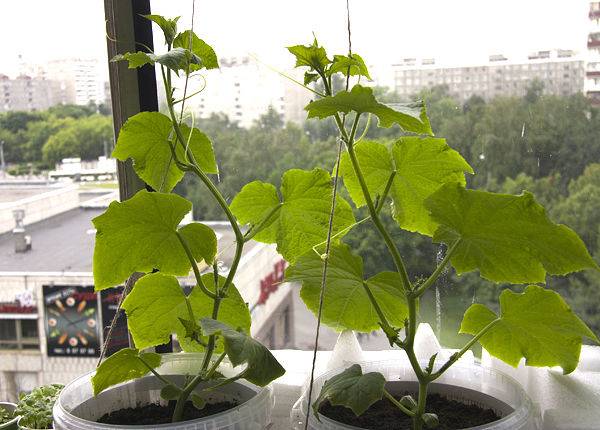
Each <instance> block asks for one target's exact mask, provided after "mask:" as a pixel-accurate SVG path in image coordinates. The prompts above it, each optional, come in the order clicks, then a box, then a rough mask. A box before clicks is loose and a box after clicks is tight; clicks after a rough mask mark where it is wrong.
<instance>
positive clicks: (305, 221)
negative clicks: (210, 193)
mask: <svg viewBox="0 0 600 430" xmlns="http://www.w3.org/2000/svg"><path fill="white" fill-rule="evenodd" d="M332 192H333V184H332V180H331V175H330V174H329V173H328V172H326V171H325V170H323V169H314V170H311V171H307V170H299V169H291V170H288V171H287V172H285V173H284V174H283V178H282V184H281V198H282V200H281V201H280V200H279V197H278V196H277V192H276V189H275V187H274V186H273V185H271V184H267V183H264V182H260V181H255V182H251V183H250V184H247V185H246V186H244V188H242V190H241V191H240V193H239V194H238V195H237V196H236V197H235V198H234V199H233V201H232V202H231V205H230V209H231V211H232V212H233V214H234V215H235V216H236V218H237V219H238V220H239V221H240V222H241V223H244V224H250V225H259V224H260V223H261V222H262V221H263V220H264V219H265V216H266V214H268V213H270V212H271V211H272V210H273V209H278V210H276V211H275V212H274V214H273V218H272V219H271V221H270V222H268V223H266V224H265V225H264V228H263V230H262V231H261V234H259V235H257V236H255V239H256V240H257V241H260V242H266V243H273V242H276V243H277V250H278V251H279V253H280V254H281V255H282V256H283V257H284V258H285V259H286V260H287V261H289V262H290V263H293V262H294V261H295V260H296V259H297V258H298V257H299V256H301V255H303V254H305V253H306V252H308V251H310V250H311V249H312V247H313V246H315V245H318V244H320V243H322V242H324V241H325V240H326V238H327V229H328V225H329V215H330V212H331V198H332ZM354 222H355V219H354V215H353V214H352V209H351V208H350V205H349V204H348V202H346V201H345V200H344V199H343V198H341V197H339V198H338V199H337V203H336V210H335V217H334V223H333V234H337V233H340V232H343V231H344V230H345V229H347V227H349V226H351V225H352V224H354ZM341 235H342V233H340V236H341ZM338 237H339V236H338Z"/></svg>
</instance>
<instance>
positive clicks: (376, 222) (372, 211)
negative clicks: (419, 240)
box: [346, 141, 412, 292]
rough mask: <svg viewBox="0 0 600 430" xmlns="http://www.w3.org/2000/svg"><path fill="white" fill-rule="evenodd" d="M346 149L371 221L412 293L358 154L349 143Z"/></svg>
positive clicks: (404, 268)
mask: <svg viewBox="0 0 600 430" xmlns="http://www.w3.org/2000/svg"><path fill="white" fill-rule="evenodd" d="M349 142H351V141H349ZM346 148H347V149H348V155H349V156H350V161H351V163H352V168H353V169H354V173H355V174H356V177H357V178H358V182H359V184H360V188H361V189H362V192H363V196H364V198H365V201H366V202H367V208H368V209H369V215H370V216H371V219H372V220H373V224H374V225H375V227H376V228H377V231H378V232H379V234H380V236H381V237H382V238H383V240H384V242H385V244H386V246H387V248H388V250H389V252H390V254H391V255H392V259H393V260H394V264H395V265H396V269H397V270H398V273H399V274H400V279H401V280H402V285H403V287H404V289H405V291H407V292H408V291H412V285H411V283H410V280H409V278H408V272H407V271H406V267H405V266H404V262H403V261H402V257H401V256H400V252H399V251H398V247H397V246H396V244H395V243H394V241H393V240H392V237H391V236H390V234H389V233H388V231H387V230H386V229H385V227H384V225H383V223H382V222H381V219H380V218H379V214H378V213H377V210H376V208H375V205H374V204H373V199H372V198H371V194H370V193H369V189H368V187H367V183H366V181H365V178H364V176H363V173H362V170H361V168H360V165H359V163H358V159H357V157H356V153H355V152H354V146H353V144H352V143H350V144H348V143H347V144H346Z"/></svg>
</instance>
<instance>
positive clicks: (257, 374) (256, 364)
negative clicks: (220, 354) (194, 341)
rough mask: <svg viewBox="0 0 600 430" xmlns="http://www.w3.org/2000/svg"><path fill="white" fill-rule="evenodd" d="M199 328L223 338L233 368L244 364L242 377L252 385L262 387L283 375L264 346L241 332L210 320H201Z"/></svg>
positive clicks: (282, 370) (280, 368) (282, 371)
mask: <svg viewBox="0 0 600 430" xmlns="http://www.w3.org/2000/svg"><path fill="white" fill-rule="evenodd" d="M200 326H201V327H202V330H204V333H206V334H207V335H212V334H218V335H220V336H222V337H223V341H224V343H225V353H226V354H227V356H228V357H229V360H230V361H231V364H233V366H234V367H237V366H240V365H242V364H246V365H247V366H246V369H245V370H244V371H243V375H244V376H243V377H244V379H246V380H247V381H249V382H252V383H253V384H256V385H259V386H261V387H264V386H265V385H268V384H269V383H271V381H273V380H275V379H277V378H279V377H280V376H282V375H283V374H284V373H285V369H284V368H283V367H282V366H281V364H279V362H278V361H277V359H276V358H275V357H274V356H273V354H271V351H269V350H268V349H267V348H266V347H265V346H264V345H262V344H261V343H260V342H258V341H256V340H254V339H252V338H251V337H250V336H249V335H248V334H247V333H244V332H243V331H240V330H239V329H238V330H234V329H233V328H232V326H230V325H228V324H225V323H223V322H221V321H216V320H214V319H211V318H203V319H202V320H201V321H200Z"/></svg>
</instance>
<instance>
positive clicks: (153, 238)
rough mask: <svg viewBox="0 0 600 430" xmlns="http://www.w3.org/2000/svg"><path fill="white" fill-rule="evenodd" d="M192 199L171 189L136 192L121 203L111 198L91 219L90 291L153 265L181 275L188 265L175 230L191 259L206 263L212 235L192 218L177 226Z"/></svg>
mask: <svg viewBox="0 0 600 430" xmlns="http://www.w3.org/2000/svg"><path fill="white" fill-rule="evenodd" d="M191 209H192V204H191V203H190V202H189V201H187V200H186V199H184V198H183V197H180V196H177V195H175V194H163V193H151V192H148V191H146V190H141V191H139V192H138V193H137V194H136V195H135V196H133V197H132V198H131V199H129V200H126V201H124V202H116V201H115V202H112V203H111V204H110V206H109V207H108V209H107V210H106V211H105V212H104V213H103V214H102V215H99V216H97V217H96V218H94V219H93V220H92V222H93V223H94V226H95V227H96V244H95V247H94V261H93V271H94V283H95V287H96V290H102V289H105V288H110V287H114V286H115V285H119V284H121V283H122V282H123V281H125V280H126V279H127V278H128V277H129V276H130V275H131V274H132V273H134V272H145V273H147V272H151V271H152V270H153V269H159V270H160V271H161V272H163V273H165V274H171V275H179V276H184V275H187V274H188V273H189V271H190V268H191V263H190V262H189V260H188V258H187V256H186V254H185V251H184V249H183V247H182V246H181V243H180V241H179V238H178V236H177V232H178V231H179V233H180V234H181V235H182V236H183V237H184V238H185V239H186V242H188V245H189V247H190V249H191V251H192V254H193V256H194V258H195V259H196V260H197V261H201V260H205V261H206V262H207V263H212V261H213V259H214V256H215V254H216V252H217V238H216V236H215V233H214V232H213V231H212V230H211V229H210V228H209V227H207V226H205V225H202V224H198V223H194V224H189V225H187V226H185V227H183V228H181V229H179V230H178V229H177V227H178V225H179V223H180V222H181V220H182V219H183V217H184V216H185V214H186V213H188V212H189V211H190V210H191Z"/></svg>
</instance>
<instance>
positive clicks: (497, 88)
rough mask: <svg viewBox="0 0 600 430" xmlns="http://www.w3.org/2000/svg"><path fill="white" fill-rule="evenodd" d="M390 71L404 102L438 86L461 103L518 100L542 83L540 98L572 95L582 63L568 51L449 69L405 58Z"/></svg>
mask: <svg viewBox="0 0 600 430" xmlns="http://www.w3.org/2000/svg"><path fill="white" fill-rule="evenodd" d="M599 44H600V42H599ZM393 69H394V88H395V90H396V92H397V93H398V95H399V96H401V97H404V98H408V97H410V96H411V95H414V94H417V93H419V92H420V91H422V90H423V89H427V88H431V87H433V86H438V85H445V86H447V87H448V90H449V92H450V94H451V95H452V96H454V97H455V98H456V99H458V100H460V101H463V102H464V101H465V100H467V99H468V98H469V97H471V96H474V95H475V96H480V97H482V98H483V99H485V100H491V99H493V98H494V97H498V96H516V97H522V96H524V95H525V94H526V92H527V88H528V87H529V86H530V85H531V82H532V81H534V80H539V81H540V82H542V83H543V85H544V94H554V95H568V94H574V93H578V92H582V91H583V86H584V59H583V58H581V57H579V56H578V55H576V54H575V52H574V51H572V50H560V49H559V50H546V51H537V52H534V53H532V54H530V55H529V56H528V57H527V58H526V59H523V60H511V59H509V58H507V57H505V56H504V55H491V56H490V57H489V58H488V62H487V63H482V64H472V65H468V66H466V65H465V66H452V67H445V66H441V65H438V64H437V63H436V60H435V58H424V59H420V60H419V59H417V58H405V59H403V60H402V61H401V62H400V63H398V64H394V65H393Z"/></svg>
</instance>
